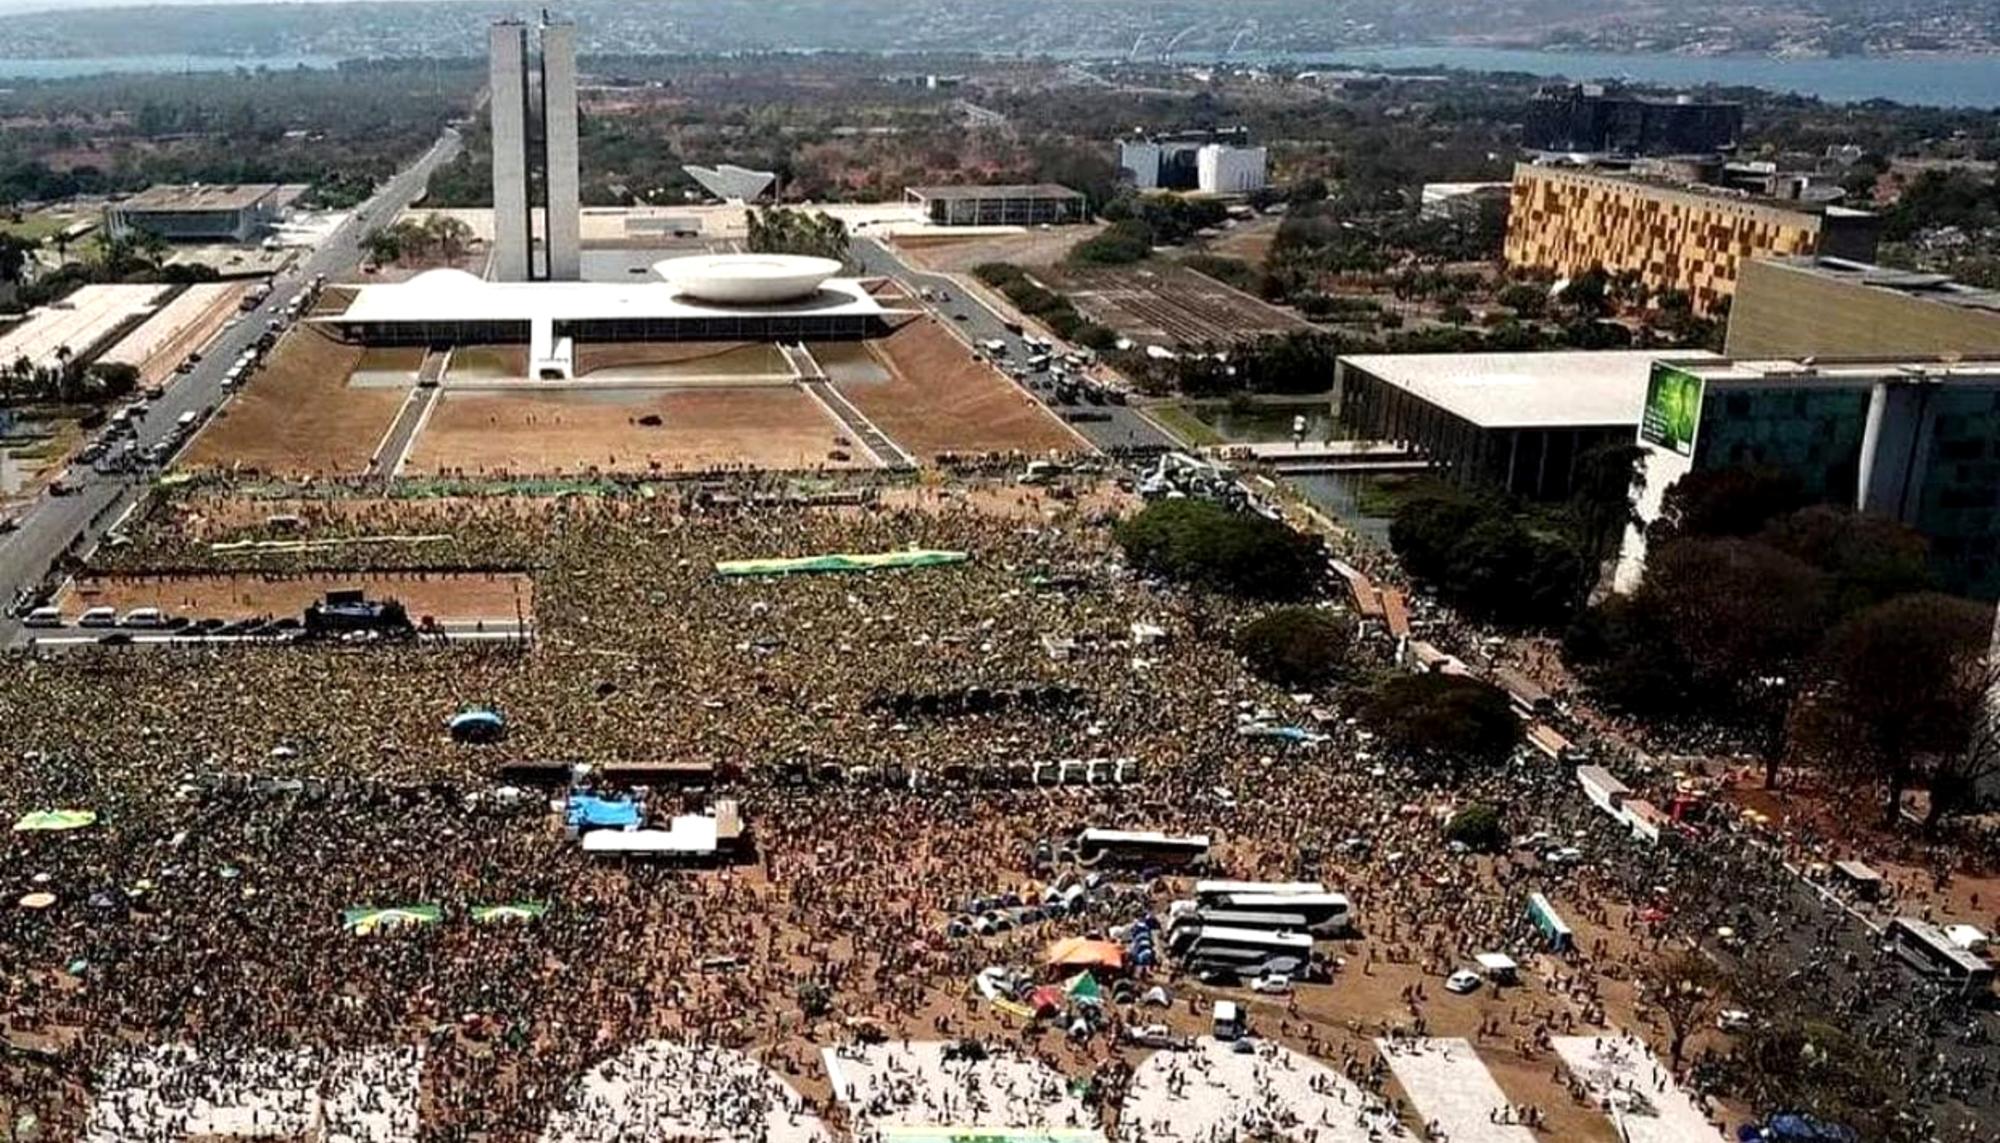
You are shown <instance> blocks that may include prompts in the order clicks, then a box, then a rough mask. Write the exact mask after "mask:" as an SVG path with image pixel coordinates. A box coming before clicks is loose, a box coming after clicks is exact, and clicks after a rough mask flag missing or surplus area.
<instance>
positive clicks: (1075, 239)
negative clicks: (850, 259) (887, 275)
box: [895, 224, 1104, 274]
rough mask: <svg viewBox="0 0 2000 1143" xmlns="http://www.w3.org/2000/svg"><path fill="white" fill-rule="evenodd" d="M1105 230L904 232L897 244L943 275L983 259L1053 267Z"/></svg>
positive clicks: (917, 261) (967, 268)
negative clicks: (982, 232)
mask: <svg viewBox="0 0 2000 1143" xmlns="http://www.w3.org/2000/svg"><path fill="white" fill-rule="evenodd" d="M1102 229H1104V228H1103V227H1101V226H1098V225H1095V224H1092V225H1088V226H1059V227H1055V228H1053V229H1050V230H1030V231H1027V232H1025V233H1021V234H979V235H929V234H904V235H899V236H898V237H897V238H896V239H895V243H896V248H897V249H899V250H901V251H903V252H904V253H905V254H907V255H908V256H909V260H910V261H911V262H914V263H915V264H916V265H918V266H919V267H921V268H923V269H926V270H933V271H936V272H937V273H940V274H963V273H966V272H968V271H970V270H971V269H972V268H973V267H974V266H977V265H979V264H981V263H983V262H1012V263H1013V264H1015V265H1016V266H1053V265H1055V264H1056V263H1058V262H1060V261H1062V260H1063V259H1064V258H1067V257H1069V252H1070V250H1072V249H1073V248H1075V246H1076V244H1077V243H1079V242H1082V241H1083V240H1084V239H1086V238H1089V237H1091V236H1092V235H1094V234H1096V233H1097V232H1098V231H1100V230H1102Z"/></svg>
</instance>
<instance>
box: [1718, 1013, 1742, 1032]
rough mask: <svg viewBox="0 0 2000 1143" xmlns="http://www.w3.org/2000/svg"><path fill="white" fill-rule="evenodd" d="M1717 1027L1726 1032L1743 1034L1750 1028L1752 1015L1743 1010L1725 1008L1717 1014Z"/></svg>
mask: <svg viewBox="0 0 2000 1143" xmlns="http://www.w3.org/2000/svg"><path fill="white" fill-rule="evenodd" d="M1715 1026H1716V1027H1717V1028H1720V1029H1721V1030H1723V1031H1724V1032H1741V1031H1743V1030H1745V1029H1747V1028H1749V1027H1750V1014H1749V1013H1748V1012H1745V1011H1744V1010H1743V1009H1741V1008H1725V1009H1723V1010H1722V1011H1721V1012H1720V1013H1717V1014H1716V1017H1715Z"/></svg>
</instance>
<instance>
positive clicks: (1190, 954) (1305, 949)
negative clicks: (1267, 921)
mask: <svg viewBox="0 0 2000 1143" xmlns="http://www.w3.org/2000/svg"><path fill="white" fill-rule="evenodd" d="M1312 950H1313V939H1312V938H1311V937H1310V936H1308V935H1306V934H1305V933H1279V932H1272V931H1270V930H1268V929H1235V928H1229V927H1227V926H1224V925H1194V926H1192V927H1188V928H1182V929H1178V930H1176V931H1175V932H1174V933H1173V934H1172V935H1170V936H1169V937H1168V938H1167V951H1168V952H1170V953H1172V954H1173V956H1174V959H1176V960H1178V961H1180V962H1181V965H1182V966H1183V967H1185V968H1192V969H1200V968H1224V969H1229V970H1231V971H1236V972H1242V973H1246V974H1247V973H1257V972H1267V971H1293V972H1296V971H1298V970H1300V969H1302V968H1304V967H1305V966H1306V964H1307V963H1309V962H1310V961H1311V960H1312ZM1274 962H1278V963H1274Z"/></svg>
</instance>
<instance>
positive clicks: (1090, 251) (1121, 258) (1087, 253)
mask: <svg viewBox="0 0 2000 1143" xmlns="http://www.w3.org/2000/svg"><path fill="white" fill-rule="evenodd" d="M1152 256H1153V232H1152V230H1150V229H1149V228H1148V227H1147V226H1146V224H1145V223H1143V222H1141V221H1139V220H1138V219H1136V218H1128V219H1125V220H1124V221H1122V222H1114V223H1112V224H1111V225H1110V226H1109V227H1107V228H1106V229H1105V230H1104V231H1102V232H1101V233H1098V234H1094V235H1092V236H1091V237H1089V238H1086V239H1084V240H1083V241H1082V242H1079V243H1077V244H1076V245H1075V246H1074V247H1073V248H1071V250H1070V252H1069V260H1070V261H1071V262H1075V263H1078V264H1080V265H1094V266H1117V265H1125V264H1128V263H1132V262H1144V261H1145V260H1146V259H1148V258H1150V257H1152Z"/></svg>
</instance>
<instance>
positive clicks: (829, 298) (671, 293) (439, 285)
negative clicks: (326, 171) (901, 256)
mask: <svg viewBox="0 0 2000 1143" xmlns="http://www.w3.org/2000/svg"><path fill="white" fill-rule="evenodd" d="M897 312H900V311H894V310H887V309H884V308H883V307H882V303H881V302H879V301H877V300H876V299H875V297H874V296H873V295H872V294H870V293H869V292H868V291H867V290H866V289H865V288H863V286H862V284H861V282H860V280H859V279H855V278H829V279H827V280H826V281H824V282H822V283H820V287H819V290H818V292H816V293H814V294H812V295H811V296H809V297H805V298H800V299H797V300H793V301H785V302H775V303H764V304H758V305H738V306H719V305H713V304H710V303H707V302H700V301H696V300H694V299H691V298H682V297H681V296H679V294H678V293H677V287H675V286H674V285H673V284H671V283H668V282H664V281H661V280H660V279H658V278H647V279H646V280H644V281H638V282H488V281H485V280H483V279H480V278H476V277H474V276H472V275H471V274H468V273H466V272H464V271H463V270H429V271H426V272H424V273H422V274H419V275H417V276H416V277H414V278H412V279H410V280H409V281H407V282H391V283H383V284H380V285H372V286H362V287H360V289H359V291H358V292H357V294H356V296H355V298H354V301H353V302H352V303H351V304H350V305H348V307H347V309H346V311H345V312H343V313H340V314H329V315H326V316H323V317H319V318H315V319H313V320H315V321H322V322H330V323H338V324H343V325H345V324H351V323H355V322H444V321H468V322H469V321H499V322H529V321H535V320H537V319H551V320H554V321H587V320H591V319H610V320H618V319H624V320H628V321H638V320H674V319H686V320H692V319H699V318H745V317H768V316H773V315H777V316H796V317H879V316H885V315H889V314H893V313H897Z"/></svg>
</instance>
